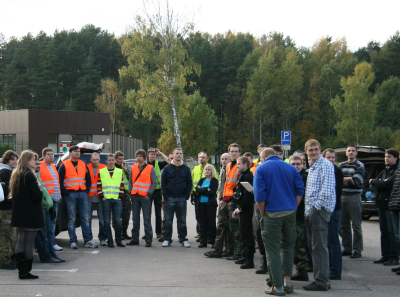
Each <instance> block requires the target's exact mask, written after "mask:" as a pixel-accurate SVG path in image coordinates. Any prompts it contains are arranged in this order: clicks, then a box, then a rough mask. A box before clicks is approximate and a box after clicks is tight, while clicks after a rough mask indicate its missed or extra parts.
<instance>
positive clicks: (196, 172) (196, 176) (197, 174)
mask: <svg viewBox="0 0 400 297" xmlns="http://www.w3.org/2000/svg"><path fill="white" fill-rule="evenodd" d="M205 168H206V165H204V167H203V168H202V166H201V164H199V165H197V166H195V167H194V168H193V171H192V182H193V189H194V188H196V186H197V184H198V183H199V180H200V179H201V178H202V177H205V176H204V169H205ZM202 169H203V170H202ZM193 189H192V192H193Z"/></svg>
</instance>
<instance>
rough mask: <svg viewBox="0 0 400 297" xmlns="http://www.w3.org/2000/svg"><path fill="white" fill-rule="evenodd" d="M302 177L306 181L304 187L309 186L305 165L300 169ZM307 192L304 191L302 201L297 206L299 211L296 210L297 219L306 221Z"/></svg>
mask: <svg viewBox="0 0 400 297" xmlns="http://www.w3.org/2000/svg"><path fill="white" fill-rule="evenodd" d="M300 175H301V179H302V180H303V183H304V189H305V188H306V187H307V177H308V171H307V170H306V169H305V168H304V167H303V169H301V171H300ZM305 195H306V194H305V193H304V195H303V197H301V201H300V203H299V206H297V212H296V221H299V222H300V221H304V212H305V206H304V196H305Z"/></svg>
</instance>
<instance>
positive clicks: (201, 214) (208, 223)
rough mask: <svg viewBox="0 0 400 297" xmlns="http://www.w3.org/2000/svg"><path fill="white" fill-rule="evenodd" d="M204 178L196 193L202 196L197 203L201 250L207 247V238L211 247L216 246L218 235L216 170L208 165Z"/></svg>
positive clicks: (199, 183) (200, 181)
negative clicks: (216, 220) (216, 221)
mask: <svg viewBox="0 0 400 297" xmlns="http://www.w3.org/2000/svg"><path fill="white" fill-rule="evenodd" d="M204 176H205V177H203V178H202V179H200V180H199V182H198V184H197V187H196V193H197V195H200V199H198V202H197V206H196V207H197V209H198V213H197V214H198V222H199V226H200V245H199V248H205V247H207V238H209V239H210V243H211V245H214V244H215V237H216V235H217V234H216V233H217V228H216V223H215V218H216V211H217V206H218V204H217V190H218V180H217V179H216V178H215V168H214V166H213V165H211V164H208V165H207V166H206V167H205V168H204Z"/></svg>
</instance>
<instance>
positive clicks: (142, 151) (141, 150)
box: [135, 149, 146, 159]
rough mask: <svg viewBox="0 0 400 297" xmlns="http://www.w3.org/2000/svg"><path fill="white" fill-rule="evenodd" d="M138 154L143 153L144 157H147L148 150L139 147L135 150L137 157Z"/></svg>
mask: <svg viewBox="0 0 400 297" xmlns="http://www.w3.org/2000/svg"><path fill="white" fill-rule="evenodd" d="M137 155H141V156H142V157H143V158H144V159H146V151H145V150H144V149H138V150H137V151H136V152H135V157H136V156H137Z"/></svg>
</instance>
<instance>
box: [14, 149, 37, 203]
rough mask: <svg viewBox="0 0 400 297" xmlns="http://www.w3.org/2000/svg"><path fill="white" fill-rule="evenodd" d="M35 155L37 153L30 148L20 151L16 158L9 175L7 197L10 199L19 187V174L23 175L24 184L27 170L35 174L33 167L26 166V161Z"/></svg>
mask: <svg viewBox="0 0 400 297" xmlns="http://www.w3.org/2000/svg"><path fill="white" fill-rule="evenodd" d="M35 155H37V154H36V153H34V152H32V151H31V150H26V151H23V152H22V153H21V156H20V158H19V159H18V163H17V168H16V169H15V170H14V172H13V173H12V175H11V179H10V195H9V199H12V198H13V196H14V195H15V194H16V193H17V191H18V188H19V187H20V185H19V182H20V181H21V176H23V177H24V185H25V178H26V175H27V174H28V173H29V172H31V173H32V174H33V175H34V176H36V175H35V171H34V169H33V168H30V167H29V166H28V162H29V161H30V160H31V159H32V158H35V157H36V156H35Z"/></svg>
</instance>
